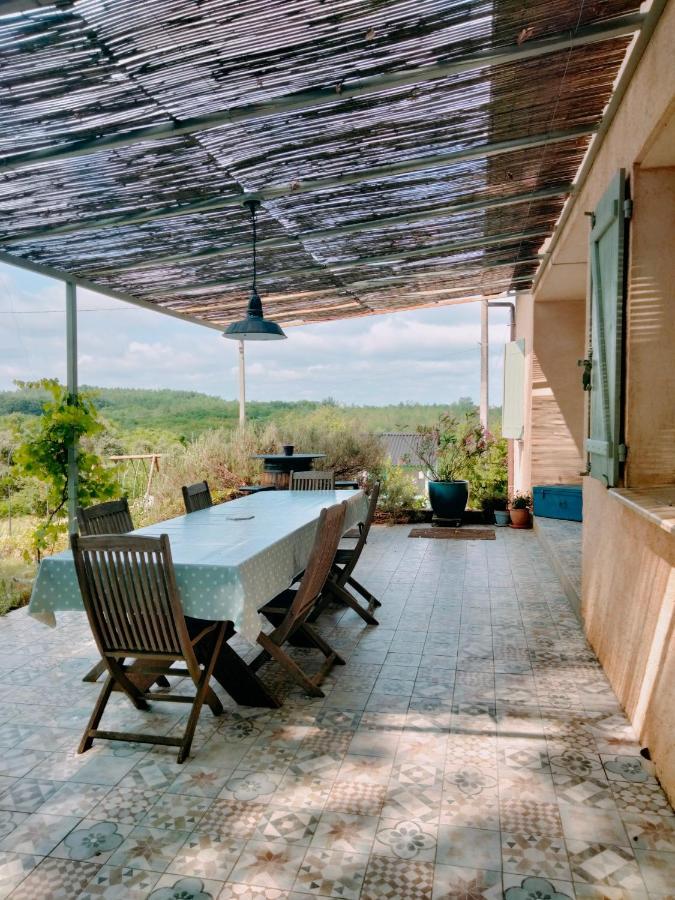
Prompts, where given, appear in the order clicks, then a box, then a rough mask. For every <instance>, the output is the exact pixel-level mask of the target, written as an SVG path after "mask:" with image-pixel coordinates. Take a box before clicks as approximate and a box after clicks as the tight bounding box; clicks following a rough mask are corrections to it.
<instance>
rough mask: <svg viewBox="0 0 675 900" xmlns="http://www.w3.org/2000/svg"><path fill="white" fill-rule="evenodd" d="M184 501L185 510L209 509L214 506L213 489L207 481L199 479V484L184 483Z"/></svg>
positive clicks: (189, 511)
mask: <svg viewBox="0 0 675 900" xmlns="http://www.w3.org/2000/svg"><path fill="white" fill-rule="evenodd" d="M182 491H183V503H185V512H187V513H193V512H197V510H199V509H208V508H209V507H210V506H213V500H212V499H211V491H210V490H209V486H208V484H207V482H206V481H198V482H197V484H184V485H183V487H182Z"/></svg>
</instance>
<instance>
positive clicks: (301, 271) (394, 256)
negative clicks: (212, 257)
mask: <svg viewBox="0 0 675 900" xmlns="http://www.w3.org/2000/svg"><path fill="white" fill-rule="evenodd" d="M549 233H550V232H549V230H548V229H543V228H536V229H533V230H530V231H517V232H508V233H503V234H493V235H484V236H481V237H477V238H470V239H468V240H466V241H454V242H451V243H444V244H434V245H433V246H431V247H421V248H420V249H419V250H403V251H400V252H398V253H383V254H381V255H380V256H370V257H359V258H357V259H352V260H349V261H348V262H334V263H333V262H331V263H321V264H320V266H321V267H325V271H326V274H327V275H334V274H336V273H342V272H349V271H350V270H351V269H354V268H356V267H358V266H379V265H387V264H388V263H392V262H401V263H405V262H407V260H410V259H426V258H433V257H435V256H439V255H446V254H449V253H456V252H458V251H461V250H473V249H480V248H482V247H489V246H495V245H499V244H509V243H511V244H513V243H518V242H520V241H526V240H531V239H533V238H541V239H542V240H543V239H544V238H545V237H548V235H549ZM517 262H518V260H515V261H514V265H515V264H517ZM321 267H319V266H318V267H317V271H318V272H321V271H322V268H321ZM312 271H313V270H312V269H307V268H298V269H282V270H280V271H278V272H275V273H274V274H275V275H276V277H277V278H280V277H284V278H290V277H293V276H295V275H307V274H308V273H311V272H312ZM246 284H250V279H249V280H248V281H247V282H246ZM228 286H229V287H232V283H231V282H230V283H229V285H228V282H227V281H222V280H218V281H211V282H208V281H206V282H202V283H201V284H198V285H191V286H188V287H185V288H181V287H180V285H176V286H175V287H174V288H173V289H172V290H170V291H158V292H157V293H154V292H149V291H147V292H145V293H146V295H147V296H150V297H160V298H161V297H174V296H176V295H179V296H180V295H181V293H186V294H187V293H192V292H194V293H197V294H199V293H201V292H203V291H205V290H207V289H209V288H211V289H214V290H219V289H222V288H224V287H228ZM349 287H350V286H349V285H348V284H347V285H345V288H347V289H349ZM335 290H340V288H337V287H336V288H335Z"/></svg>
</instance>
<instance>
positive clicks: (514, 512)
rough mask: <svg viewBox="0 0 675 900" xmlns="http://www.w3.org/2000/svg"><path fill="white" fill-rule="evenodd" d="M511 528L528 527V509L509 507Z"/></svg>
mask: <svg viewBox="0 0 675 900" xmlns="http://www.w3.org/2000/svg"><path fill="white" fill-rule="evenodd" d="M509 514H510V516H511V527H512V528H529V527H530V511H529V509H510V510H509Z"/></svg>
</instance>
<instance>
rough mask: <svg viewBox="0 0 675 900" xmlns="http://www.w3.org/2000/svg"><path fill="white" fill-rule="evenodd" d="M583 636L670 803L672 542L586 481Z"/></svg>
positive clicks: (673, 751) (674, 649)
mask: <svg viewBox="0 0 675 900" xmlns="http://www.w3.org/2000/svg"><path fill="white" fill-rule="evenodd" d="M583 535H584V537H583V577H582V603H581V614H582V620H583V623H584V627H585V630H586V634H587V636H588V639H589V641H590V643H591V645H592V647H593V649H594V650H595V652H596V653H597V655H598V658H599V659H600V662H601V663H602V666H603V668H604V670H605V672H606V673H607V677H608V678H609V680H610V682H611V684H612V687H613V689H614V691H615V692H616V695H617V697H618V698H619V701H620V703H621V705H622V706H623V707H624V709H625V710H626V713H627V714H628V716H629V718H630V720H631V722H632V723H633V727H634V728H635V730H636V732H637V734H638V736H639V738H640V742H641V744H642V746H644V747H648V748H649V751H650V753H651V755H652V759H653V760H654V763H655V766H656V773H657V776H658V778H659V780H660V781H661V784H662V785H663V787H664V789H665V790H666V793H667V794H668V796H669V798H670V801H671V803H673V804H675V570H674V568H673V567H674V566H675V538H674V537H673V535H672V534H668V533H667V532H665V531H663V530H662V529H661V528H659V527H658V525H656V524H654V523H652V522H649V521H647V520H646V519H644V518H642V516H640V515H639V514H638V513H637V512H634V511H633V510H631V509H628V508H627V507H626V506H624V505H623V504H622V503H620V502H619V501H618V500H617V499H616V497H614V496H613V495H612V493H611V492H610V491H607V490H606V489H605V488H604V487H603V486H602V485H601V484H600V483H599V482H598V481H595V480H594V479H592V478H587V479H585V480H584V528H583Z"/></svg>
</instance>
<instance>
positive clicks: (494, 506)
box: [482, 494, 511, 526]
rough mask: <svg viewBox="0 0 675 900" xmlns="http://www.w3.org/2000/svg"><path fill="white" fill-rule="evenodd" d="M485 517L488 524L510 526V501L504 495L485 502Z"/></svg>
mask: <svg viewBox="0 0 675 900" xmlns="http://www.w3.org/2000/svg"><path fill="white" fill-rule="evenodd" d="M482 506H483V515H484V516H485V521H486V522H487V523H488V524H490V525H491V524H493V523H494V524H495V525H499V526H504V525H508V524H509V522H510V521H511V515H510V513H509V510H508V499H507V497H506V496H505V495H504V494H496V495H494V496H492V497H486V498H485V500H483V504H482Z"/></svg>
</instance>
